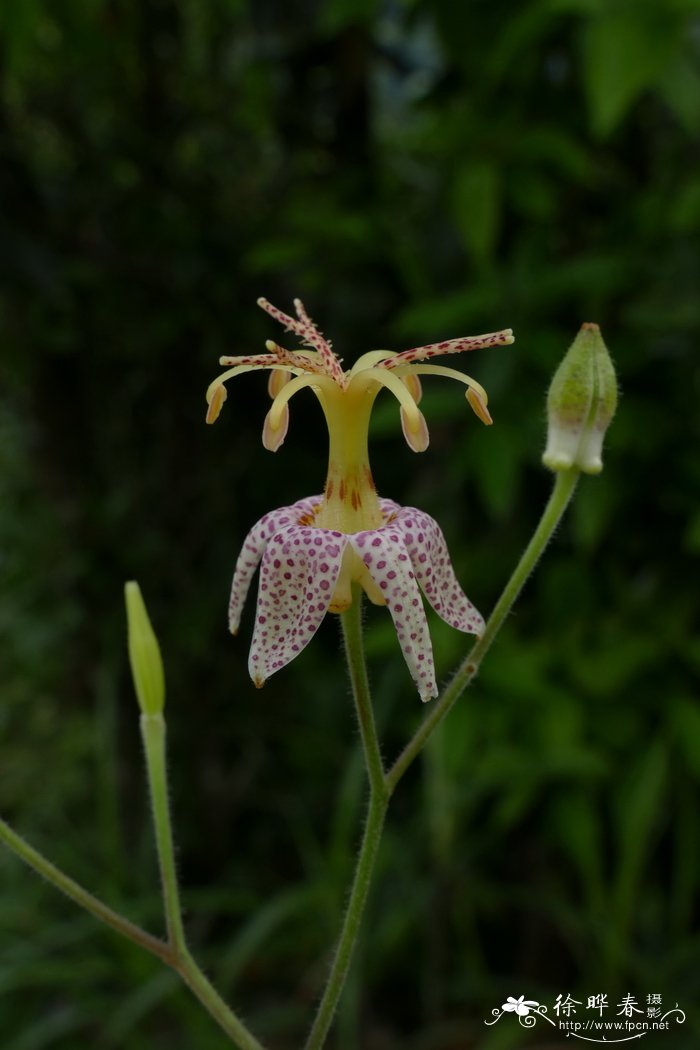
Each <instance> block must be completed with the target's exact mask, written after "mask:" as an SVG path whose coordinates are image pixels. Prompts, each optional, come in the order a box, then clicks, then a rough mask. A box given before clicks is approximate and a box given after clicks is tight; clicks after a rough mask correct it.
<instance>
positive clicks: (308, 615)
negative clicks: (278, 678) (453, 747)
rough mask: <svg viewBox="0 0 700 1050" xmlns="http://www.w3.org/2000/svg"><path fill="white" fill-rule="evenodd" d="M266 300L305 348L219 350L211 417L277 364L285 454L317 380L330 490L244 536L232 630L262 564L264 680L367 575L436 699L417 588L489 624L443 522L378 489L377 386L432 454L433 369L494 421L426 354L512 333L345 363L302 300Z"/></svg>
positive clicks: (259, 656)
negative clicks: (461, 579)
mask: <svg viewBox="0 0 700 1050" xmlns="http://www.w3.org/2000/svg"><path fill="white" fill-rule="evenodd" d="M258 304H259V305H260V306H261V307H262V308H263V309H264V310H265V311H266V312H267V313H269V314H270V315H271V316H272V317H274V318H275V320H277V321H279V322H280V323H281V324H283V325H284V326H285V327H286V328H287V330H288V331H291V332H293V333H294V334H295V335H296V336H298V337H299V338H300V339H301V341H302V343H303V344H304V345H303V349H301V350H296V351H291V350H286V349H284V348H283V347H281V346H278V344H277V343H274V342H272V341H268V342H267V344H266V347H267V351H268V352H267V353H266V354H254V355H251V356H248V357H222V358H221V359H220V363H221V364H222V365H224V366H226V368H227V370H226V371H225V372H223V373H222V375H220V376H218V378H217V379H215V380H214V382H213V383H211V385H210V386H209V389H208V390H207V402H208V405H209V410H208V412H207V422H209V423H213V422H214V420H215V419H216V418H217V417H218V415H219V412H220V411H221V407H222V405H223V403H224V401H225V399H226V388H225V386H224V383H225V382H226V380H228V379H231V378H232V377H234V376H236V375H240V374H241V373H243V372H250V371H254V370H262V369H269V370H270V380H269V387H268V389H269V392H270V395H271V397H272V398H273V401H272V407H271V408H270V410H269V412H268V414H267V417H266V419H265V425H264V427H263V444H264V445H265V447H266V448H268V449H270V450H271V451H273V452H275V451H277V449H278V448H279V447H280V446H281V444H282V443H283V441H284V439H285V436H286V434H287V427H288V425H289V401H290V399H291V398H292V397H293V396H294V394H296V393H298V391H299V390H301V389H303V388H304V387H310V388H311V390H312V391H313V393H314V394H315V395H316V397H317V399H318V401H319V402H320V404H321V408H322V410H323V413H324V415H325V418H326V423H327V426H328V435H329V442H330V448H329V461H328V475H327V480H326V486H325V489H324V492H323V495H321V496H314V497H311V498H308V499H302V500H300V501H298V502H297V503H294V504H293V505H292V506H290V507H282V508H280V509H279V510H276V511H273V512H271V513H270V514H266V515H265V517H263V518H262V519H261V520H260V521H259V522H258V523H257V525H255V526H254V528H253V529H252V530H251V532H250V533H249V534H248V536H247V538H246V540H245V543H244V545H243V551H242V552H241V555H240V557H239V559H238V563H237V565H236V570H235V573H234V578H233V587H232V591H231V602H230V607H229V625H230V629H231V631H232V633H234V634H235V633H236V632H237V630H238V626H239V622H240V617H241V612H242V609H243V604H244V602H245V598H246V595H247V593H248V589H249V586H250V582H251V579H252V577H253V574H254V572H255V570H256V569H257V567H258V565H259V564H260V562H261V561H262V565H261V569H260V585H259V591H258V606H257V615H256V623H255V630H254V633H253V641H252V646H251V651H250V660H249V670H250V674H251V677H252V679H253V681H254V682H255V684H256V685H258V686H262V685H263V684H264V682H265V681H266V679H267V678H269V677H270V675H271V674H274V672H275V671H278V670H279V669H280V668H281V667H284V665H285V664H287V663H289V661H290V660H292V659H293V658H294V657H295V656H296V655H297V654H298V653H299V652H301V650H302V649H303V648H304V647H305V646H306V645H308V643H309V642H310V641H311V638H312V637H313V635H314V634H315V633H316V631H317V630H318V627H319V626H320V624H321V621H322V620H323V618H324V616H325V614H326V612H329V611H330V612H342V611H343V610H344V609H346V608H347V607H348V606H349V605H350V603H351V601H352V589H351V586H352V584H353V583H359V584H360V585H361V586H362V588H363V589H364V590H365V592H366V594H367V595H368V597H369V598H370V600H371V601H372V602H374V603H375V604H377V605H386V606H387V607H388V609H389V612H390V613H391V616H392V619H393V621H394V626H395V627H396V631H397V634H398V638H399V642H400V644H401V647H402V650H403V653H404V657H405V659H406V663H407V665H408V668H409V670H410V672H411V675H412V677H413V679H414V681H415V683H416V686H417V688H418V691H419V693H420V696H421V698H422V699H423V700H429V699H431V697H434V696H437V685H436V681H435V669H434V665H433V657H432V647H431V644H430V635H429V633H428V627H427V622H426V618H425V611H424V609H423V604H422V601H421V597H420V591H419V585H420V587H421V588H422V590H423V593H424V594H425V596H426V597H427V599H428V601H429V602H430V604H431V605H432V607H433V608H434V609H435V611H436V612H437V613H438V615H439V616H440V617H441V618H442V619H443V620H445V622H446V623H449V624H451V625H452V626H453V627H456V628H457V630H460V631H465V632H468V633H472V634H480V633H481V631H482V629H483V625H484V622H483V619H482V617H481V616H480V615H479V613H478V612H477V611H476V609H475V608H474V606H473V605H472V604H471V602H469V600H468V599H467V597H466V595H465V594H464V593H463V591H462V589H461V588H460V586H459V584H458V582H457V580H456V577H455V575H454V571H453V569H452V565H451V563H450V559H449V555H448V552H447V547H446V545H445V540H444V537H443V535H442V532H441V531H440V528H439V527H438V525H437V524H436V522H435V521H433V519H432V518H430V517H429V516H428V515H427V514H425V513H423V512H422V511H420V510H416V509H415V508H411V507H404V508H402V507H399V506H398V504H396V503H393V502H392V501H391V500H386V499H380V498H379V496H378V495H377V492H376V489H375V486H374V482H373V480H372V472H371V470H370V466H369V458H368V450H367V434H368V429H369V419H370V414H371V411H372V406H373V404H374V400H375V398H376V396H377V394H378V393H379V391H380V390H382V388H385V389H387V390H388V391H389V392H390V393H391V394H393V395H394V397H395V398H396V400H397V401H398V402H399V406H400V415H401V423H402V427H403V433H404V436H405V438H406V441H407V443H408V445H409V447H410V448H411V449H413V451H414V452H423V451H425V449H426V448H427V447H428V441H429V436H428V428H427V424H426V422H425V418H424V417H423V414H422V413H421V411H420V409H419V408H418V402H419V400H420V395H421V387H420V378H419V377H420V376H421V375H437V376H446V377H448V378H451V379H456V380H457V381H458V382H460V383H463V384H464V385H465V386H466V388H467V390H466V397H467V400H468V401H469V404H470V405H471V407H472V409H473V410H474V412H475V413H476V415H477V416H478V418H479V419H481V421H482V422H484V423H486V424H490V423H491V422H492V420H491V416H490V415H489V411H488V408H487V405H488V398H487V395H486V391H485V390H484V389H483V387H482V386H480V384H479V383H477V382H476V380H474V379H472V378H471V377H470V376H467V375H464V373H462V372H458V371H456V370H454V369H452V368H445V367H442V366H440V365H434V364H431V363H426V362H430V361H431V359H432V358H433V357H437V356H438V355H442V354H456V353H462V352H464V351H467V350H476V349H478V348H480V347H488V346H502V345H506V344H509V343H512V342H513V335H512V332H511V331H510V329H506V330H505V331H501V332H493V333H490V334H488V335H481V336H471V337H467V338H464V339H452V340H449V341H447V342H442V343H432V344H430V345H428V346H422V347H417V348H415V349H413V350H406V351H404V352H403V353H400V354H392V353H389V352H388V351H385V350H376V351H372V352H370V353H366V354H363V355H362V357H360V358H359V360H358V361H356V362H355V364H354V365H353V367H352V368H351V369H349V370H348V371H345V370H344V369H343V368H342V365H341V362H340V360H339V359H338V358H337V357H336V355H335V354H334V353H333V350H332V349H331V346H330V344H329V343H328V342H327V341H326V340H325V339H324V337H323V336H322V335H321V333H320V332H319V331H318V329H317V328H316V326H315V325H314V324H313V322H312V321H311V319H310V318H309V316H308V314H307V313H306V310H305V309H304V306H303V304H302V303H301V302H300V301H299V300H298V299H297V300H295V302H294V306H295V309H296V313H297V317H296V318H292V317H288V316H287V315H286V314H284V313H282V312H281V311H280V310H277V309H276V308H275V307H273V306H271V305H270V303H268V302H267V301H266V300H265V299H259V300H258Z"/></svg>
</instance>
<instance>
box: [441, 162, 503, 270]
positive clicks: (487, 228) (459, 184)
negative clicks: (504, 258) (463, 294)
mask: <svg viewBox="0 0 700 1050" xmlns="http://www.w3.org/2000/svg"><path fill="white" fill-rule="evenodd" d="M452 211H453V214H454V217H455V221H456V223H457V226H458V228H459V231H460V233H461V235H462V240H463V241H464V244H465V246H466V248H467V250H468V252H469V253H470V254H471V255H472V257H473V258H474V261H475V262H477V263H484V262H486V261H487V260H488V259H490V258H491V256H492V255H493V250H494V247H495V244H496V239H497V237H498V233H499V229H500V222H501V180H500V173H499V171H498V168H497V167H496V165H495V164H494V163H493V162H491V161H488V160H475V161H472V162H471V163H468V164H465V165H464V166H463V167H462V168H460V169H459V170H458V172H457V173H456V175H455V179H454V182H453V185H452Z"/></svg>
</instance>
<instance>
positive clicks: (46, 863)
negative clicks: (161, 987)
mask: <svg viewBox="0 0 700 1050" xmlns="http://www.w3.org/2000/svg"><path fill="white" fill-rule="evenodd" d="M0 842H2V843H3V845H5V846H7V848H8V849H10V850H12V852H13V853H15V854H16V855H17V856H18V857H19V858H20V860H23V861H24V863H25V864H28V865H29V867H30V868H33V869H34V871H36V872H37V873H38V874H39V875H41V876H42V877H43V878H45V879H46V880H47V882H50V883H51V884H52V885H53V886H55V887H56V889H58V890H60V891H61V892H62V893H65V895H66V896H67V897H70V899H71V900H72V901H74V902H75V904H78V905H79V906H80V907H81V908H84V909H85V911H88V912H90V914H91V915H94V917H95V918H96V919H99V920H100V922H104V923H106V924H107V926H111V927H112V929H113V930H116V931H117V932H118V933H121V934H122V936H124V937H127V938H128V939H129V940H130V941H133V942H134V944H138V945H139V947H141V948H145V949H146V951H147V952H150V953H151V954H152V955H156V956H157V957H158V958H159V959H162V961H163V962H165V963H169V962H170V955H171V953H170V948H169V946H168V945H167V944H165V942H164V941H161V940H160V939H159V938H158V937H153V936H152V935H151V934H150V933H147V932H146V931H145V930H142V929H141V927H140V926H136V925H134V923H133V922H130V921H129V920H128V919H125V918H124V916H123V915H119V913H118V912H116V911H113V910H112V909H111V908H109V907H108V906H107V905H106V904H104V903H103V901H101V900H99V898H98V897H95V896H93V894H92V893H89V892H88V890H86V889H85V888H84V887H83V886H81V885H80V883H78V882H76V881H75V879H71V878H70V876H69V875H66V874H65V872H63V871H61V869H60V868H57V867H56V865H55V864H52V863H51V861H50V860H47V859H46V857H44V856H43V854H41V853H39V851H38V850H36V849H34V847H33V846H30V845H29V843H28V842H27V841H26V839H23V838H22V837H21V835H18V834H17V832H16V831H13V830H12V828H11V827H10V826H9V825H8V824H6V823H5V821H4V820H0Z"/></svg>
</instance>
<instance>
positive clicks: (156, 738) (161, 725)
mask: <svg viewBox="0 0 700 1050" xmlns="http://www.w3.org/2000/svg"><path fill="white" fill-rule="evenodd" d="M141 729H142V733H143V739H144V746H145V750H146V761H147V766H148V779H149V786H150V789H151V801H152V804H153V815H154V822H155V827H156V841H157V846H158V859H159V863H160V870H161V877H162V882H163V899H164V902H165V913H166V922H167V928H168V941H167V943H166V942H165V941H161V940H160V939H159V938H157V937H153V936H152V934H150V933H147V932H146V931H145V930H142V929H141V928H140V927H139V926H136V925H134V923H132V922H130V921H129V920H128V919H126V918H124V916H123V915H119V913H118V912H115V911H113V910H112V909H111V908H109V907H108V906H107V905H106V904H104V903H103V901H101V900H99V898H97V897H95V896H93V894H92V893H89V892H88V891H87V890H86V889H84V888H83V887H82V886H81V885H80V884H79V883H77V882H76V881H75V880H74V879H71V878H70V877H69V876H68V875H66V874H65V872H63V871H61V870H60V868H57V867H56V865H55V864H52V863H51V861H50V860H47V859H46V857H44V856H43V855H42V854H41V853H39V851H38V850H36V849H34V847H33V846H30V845H29V843H28V842H26V841H25V840H24V839H23V838H22V837H21V836H20V835H18V834H17V832H15V831H13V830H12V828H10V827H9V825H8V824H6V823H5V821H3V820H0V842H1V843H3V844H4V845H5V846H7V847H8V849H10V850H12V852H13V853H15V854H16V855H17V856H18V857H19V858H20V859H21V860H23V861H24V862H25V864H28V865H29V866H30V867H31V868H33V869H34V870H35V871H36V872H38V874H39V875H42V876H43V877H44V878H45V879H46V880H47V881H48V882H50V883H51V884H52V885H53V886H55V887H56V888H57V889H59V890H61V891H62V892H63V893H65V894H66V896H67V897H70V899H71V900H72V901H74V902H75V904H78V905H79V906H80V907H81V908H84V909H85V910H86V911H88V912H89V913H90V914H91V915H93V916H94V917H95V918H96V919H99V920H100V922H103V923H106V925H107V926H111V927H112V929H114V930H116V931H117V932H118V933H121V934H122V936H124V937H126V938H128V939H129V940H130V941H133V942H134V944H138V945H139V947H141V948H144V949H145V950H146V951H148V952H150V953H151V954H152V955H155V956H156V957H157V958H158V959H160V960H161V961H162V962H164V963H165V964H166V966H169V967H170V968H171V969H173V970H174V971H175V972H176V973H177V974H179V976H180V977H181V978H182V980H183V981H184V982H185V983H186V984H187V985H188V986H189V988H190V989H191V990H192V992H193V993H194V995H196V997H197V998H198V999H199V1001H200V1002H201V1003H202V1005H203V1006H204V1007H205V1008H206V1010H207V1011H208V1012H209V1014H211V1016H212V1017H213V1018H214V1020H215V1021H217V1022H218V1024H219V1025H220V1027H221V1028H222V1029H223V1031H224V1032H225V1033H226V1034H227V1035H228V1036H230V1038H231V1042H232V1043H233V1044H234V1046H237V1047H238V1048H239V1050H263V1047H262V1044H261V1043H259V1042H258V1040H257V1039H256V1038H255V1037H254V1036H253V1035H252V1034H251V1033H250V1032H249V1031H248V1029H247V1028H246V1027H245V1025H244V1024H243V1023H242V1022H241V1021H239V1019H238V1017H237V1016H236V1015H235V1014H234V1013H233V1011H232V1010H231V1009H230V1008H229V1007H228V1006H227V1005H226V1003H225V1002H224V1000H223V999H222V998H221V996H220V995H219V993H218V992H217V991H216V989H215V988H213V987H212V985H211V984H210V982H209V981H208V980H207V978H206V977H205V975H204V974H203V973H202V971H201V969H200V968H199V966H198V965H197V963H196V962H195V961H194V959H193V958H192V956H191V955H190V953H189V950H188V948H187V945H186V942H185V934H184V930H183V926H182V912H181V909H180V901H179V892H178V886H177V877H176V872H175V857H174V851H173V840H172V828H171V824H170V811H169V806H168V793H167V780H166V767H165V722H164V721H163V718H162V716H161V715H143V716H142V719H141Z"/></svg>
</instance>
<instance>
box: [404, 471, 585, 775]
mask: <svg viewBox="0 0 700 1050" xmlns="http://www.w3.org/2000/svg"><path fill="white" fill-rule="evenodd" d="M578 479H579V471H578V470H566V471H559V472H557V474H556V479H555V482H554V488H553V490H552V494H551V495H550V497H549V501H548V503H547V505H546V507H545V509H544V511H543V512H542V517H541V519H540V522H539V524H538V526H537V528H536V529H535V532H534V534H533V536H532V539H531V540H530V542H529V543H528V545H527V547H526V548H525V551H524V553H523V555H522V557H521V559H520V561H519V562H518V564H517V565H516V567H515V570H514V572H513V575H512V576H511V577H510V579H509V580H508V583H507V584H506V585H505V587H504V589H503V593H502V594H501V596H500V598H499V599H498V601H497V602H496V605H495V607H494V610H493V612H492V613H491V616H490V617H489V619H488V622H487V624H486V627H485V628H484V633H483V634H482V635H481V637H480V638H479V640H478V641H477V642H476V644H475V645H474V646H473V648H472V649H471V651H470V652H469V654H468V655H467V656H466V658H465V659H464V660H463V661H462V663H461V664H460V666H459V667H458V668H457V671H456V672H455V674H454V676H453V678H452V680H451V681H450V683H449V685H448V686H447V687H446V689H445V690H444V692H443V694H442V696H441V697H440V698H439V700H438V701H437V702H436V703H435V704H434V705H433V707H432V710H431V711H430V713H429V714H428V715H427V716H426V718H425V719H424V720H423V722H422V723H421V725H420V726H419V728H418V729H417V730H416V732H415V734H414V735H413V737H412V738H411V740H410V741H409V742H408V744H407V745H406V747H405V748H404V749H403V751H402V752H401V754H400V755H399V757H398V758H397V759H396V761H395V762H394V765H393V766H392V767H391V769H390V770H389V772H388V773H387V775H386V785H387V787H388V789H389V793H390V794H391V793H393V791H394V789H395V788H396V785H397V784H398V782H399V780H400V779H401V777H402V776H403V775H404V773H405V772H406V770H407V769H408V767H409V766H410V765H411V763H412V762H413V760H414V759H415V758H416V757H417V755H418V754H419V753H420V751H421V749H422V748H423V745H424V744H425V742H426V740H427V739H428V737H429V736H430V734H431V733H432V731H433V730H434V729H435V727H436V726H438V725H439V724H440V722H442V720H443V718H444V717H445V715H447V713H448V712H449V711H450V710H451V708H452V707H453V705H454V704H455V702H456V701H457V700H458V699H459V697H460V696H461V695H462V693H463V692H464V690H465V689H466V688H467V686H468V685H469V684H470V682H471V681H472V679H473V678H474V677H475V675H476V673H477V671H478V670H479V667H480V665H481V662H482V660H483V659H484V656H485V655H486V653H487V652H488V650H489V649H490V648H491V645H492V644H493V642H494V640H495V638H496V635H497V634H498V632H499V631H500V629H501V627H502V626H503V621H504V620H505V618H506V617H507V616H508V614H509V612H510V610H511V608H512V606H513V603H514V602H515V600H516V598H517V597H518V595H519V594H520V592H521V590H522V589H523V587H524V586H525V582H526V581H527V578H528V576H529V575H530V573H531V572H532V571H533V569H534V568H535V565H536V564H537V562H538V561H539V559H540V557H541V555H542V552H543V551H544V549H545V547H546V546H547V544H548V543H549V541H550V539H551V538H552V536H553V534H554V532H555V530H556V527H557V525H558V524H559V521H560V519H561V516H562V514H563V513H564V511H565V510H566V508H567V506H568V503H569V500H570V499H571V497H572V495H573V493H574V489H575V488H576V483H577V481H578Z"/></svg>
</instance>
